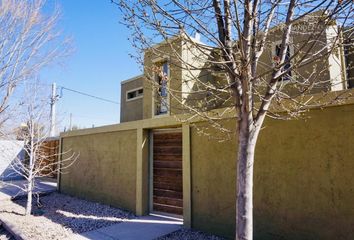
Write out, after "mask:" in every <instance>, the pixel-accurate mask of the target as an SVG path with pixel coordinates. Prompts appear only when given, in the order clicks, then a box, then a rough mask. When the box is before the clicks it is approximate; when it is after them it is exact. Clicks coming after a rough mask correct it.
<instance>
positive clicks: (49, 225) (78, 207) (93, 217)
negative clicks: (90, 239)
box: [0, 193, 134, 240]
mask: <svg viewBox="0 0 354 240" xmlns="http://www.w3.org/2000/svg"><path fill="white" fill-rule="evenodd" d="M34 202H35V203H34V207H33V210H32V212H33V215H34V216H23V213H24V211H25V210H24V206H25V204H26V199H20V200H16V201H14V202H10V203H9V204H8V205H6V206H4V207H2V210H1V211H0V216H1V217H2V218H6V220H8V221H9V222H11V223H12V224H15V225H16V226H17V227H18V228H19V229H21V231H22V232H23V234H24V235H26V236H27V237H29V239H33V240H37V239H38V240H39V239H66V238H68V236H69V235H71V234H73V233H82V232H87V231H91V230H95V229H98V228H101V227H107V226H110V225H112V224H116V223H120V222H122V220H124V219H128V218H133V217H134V215H133V214H132V213H129V212H126V211H123V210H120V209H117V208H112V207H110V206H107V205H103V204H99V203H93V202H89V201H85V200H81V199H78V198H74V197H70V196H67V195H63V194H59V193H52V194H50V195H47V196H43V197H41V198H40V204H39V206H40V207H38V206H37V202H36V199H34Z"/></svg>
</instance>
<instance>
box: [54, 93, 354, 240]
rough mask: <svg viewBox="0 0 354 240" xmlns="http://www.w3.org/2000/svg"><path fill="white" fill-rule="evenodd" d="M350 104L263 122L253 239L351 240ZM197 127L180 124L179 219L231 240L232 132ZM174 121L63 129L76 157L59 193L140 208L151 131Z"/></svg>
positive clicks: (353, 155) (353, 123) (353, 164)
mask: <svg viewBox="0 0 354 240" xmlns="http://www.w3.org/2000/svg"><path fill="white" fill-rule="evenodd" d="M353 102H354V101H353V99H352V100H351V103H348V104H346V105H338V106H331V107H326V108H324V109H323V110H319V109H315V110H311V111H310V112H309V113H308V114H307V116H308V118H307V119H304V120H293V121H276V120H267V121H266V122H265V125H264V129H263V130H262V132H261V134H260V138H259V141H258V145H257V149H256V161H255V173H254V227H255V230H254V231H255V234H254V235H255V238H254V239H256V240H258V239H259V240H268V239H269V240H274V239H275V240H277V239H279V240H280V239H281V240H295V239H296V240H298V239H301V240H305V239H308V240H310V239H311V240H314V239H321V240H333V239H346V240H351V239H354V207H353V206H354V147H353V144H354V103H353ZM223 123H224V125H225V126H227V127H228V128H230V129H232V128H233V129H234V128H235V126H236V122H235V120H232V119H229V120H224V122H223ZM196 124H197V125H198V128H197V127H196V126H195V125H193V124H191V125H190V126H189V125H186V124H183V127H182V129H183V174H184V175H183V198H184V199H183V202H184V206H185V208H184V219H185V223H186V226H190V225H191V226H192V227H193V228H196V229H199V230H203V231H207V232H211V233H214V234H219V235H222V236H226V237H229V238H232V236H233V232H234V226H235V221H234V219H235V204H234V203H235V195H236V194H235V186H236V184H235V179H236V176H235V165H236V164H235V163H236V151H237V146H236V140H235V136H233V137H232V139H231V140H229V141H226V142H218V141H215V140H214V139H209V138H208V137H207V136H205V135H203V134H199V133H200V130H201V129H202V130H203V128H201V127H202V125H203V123H196ZM204 124H205V123H204ZM180 126H181V123H180V122H178V121H177V120H176V119H174V118H173V117H163V118H156V119H145V120H141V121H134V122H128V123H122V124H118V125H111V126H105V127H100V128H94V129H85V130H79V131H73V132H68V133H63V134H62V135H61V148H62V151H63V152H65V151H67V150H69V149H71V150H73V151H74V152H76V153H80V157H79V158H78V160H77V162H76V163H75V164H74V166H72V167H71V168H70V169H67V170H65V172H66V173H65V174H61V176H60V190H61V191H62V192H63V193H67V194H70V195H75V196H78V197H81V198H85V199H89V200H93V201H98V202H102V203H105V204H110V205H113V206H117V207H122V208H125V209H128V210H131V211H133V212H135V213H137V214H139V215H140V214H146V213H148V199H149V197H148V192H149V191H148V176H149V174H148V171H149V170H148V166H149V164H148V145H149V144H148V135H149V134H148V133H149V130H151V129H156V128H168V127H180ZM198 129H199V130H198ZM207 131H209V133H212V132H210V131H212V130H210V129H208V130H207ZM212 135H214V134H212ZM216 135H218V134H216ZM219 136H220V135H219Z"/></svg>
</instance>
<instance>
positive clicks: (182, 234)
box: [156, 229, 224, 240]
mask: <svg viewBox="0 0 354 240" xmlns="http://www.w3.org/2000/svg"><path fill="white" fill-rule="evenodd" d="M156 240H224V238H221V237H218V236H215V235H210V234H206V233H203V232H199V231H195V230H190V229H181V230H178V231H176V232H173V233H170V234H168V235H166V236H163V237H160V238H157V239H156Z"/></svg>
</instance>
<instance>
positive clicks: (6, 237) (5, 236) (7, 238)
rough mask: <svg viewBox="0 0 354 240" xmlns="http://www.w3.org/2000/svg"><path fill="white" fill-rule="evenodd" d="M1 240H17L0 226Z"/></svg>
mask: <svg viewBox="0 0 354 240" xmlns="http://www.w3.org/2000/svg"><path fill="white" fill-rule="evenodd" d="M0 240H15V238H13V237H12V236H11V235H10V234H9V233H8V232H6V230H5V229H4V228H3V227H2V226H1V225H0Z"/></svg>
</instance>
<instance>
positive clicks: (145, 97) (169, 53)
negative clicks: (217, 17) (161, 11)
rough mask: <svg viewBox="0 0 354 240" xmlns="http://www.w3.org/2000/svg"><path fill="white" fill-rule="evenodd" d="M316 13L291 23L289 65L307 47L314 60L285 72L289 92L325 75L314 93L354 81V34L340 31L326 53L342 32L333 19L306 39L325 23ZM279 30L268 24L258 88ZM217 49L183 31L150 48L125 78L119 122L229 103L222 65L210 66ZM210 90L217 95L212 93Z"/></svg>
mask: <svg viewBox="0 0 354 240" xmlns="http://www.w3.org/2000/svg"><path fill="white" fill-rule="evenodd" d="M316 17H317V15H316V14H314V16H309V17H307V18H306V19H304V20H302V21H301V22H299V23H297V24H295V25H294V27H293V28H294V30H293V33H292V35H291V39H290V45H289V48H288V49H287V58H289V59H290V58H294V60H291V61H290V63H289V64H287V65H286V66H285V68H289V67H290V65H291V64H292V63H293V62H294V61H296V59H300V58H301V57H303V56H304V54H305V53H307V51H310V56H311V61H308V62H309V63H307V64H303V65H300V66H298V67H296V68H294V69H293V70H292V71H290V72H289V73H288V74H287V75H286V76H284V77H283V80H284V81H283V84H284V90H283V91H285V92H286V93H289V94H296V93H298V92H299V90H298V88H297V87H294V85H296V83H304V84H303V85H304V88H305V87H306V86H310V85H311V84H312V83H313V82H315V81H317V79H321V83H317V84H315V86H313V87H312V89H311V91H310V92H309V93H311V94H315V93H320V92H329V91H340V90H344V89H348V88H351V87H354V86H353V80H352V79H353V74H354V73H353V69H354V67H352V65H353V58H354V57H353V56H354V55H353V44H352V41H353V40H352V39H353V37H352V35H350V34H349V33H346V34H344V37H341V36H340V38H339V39H340V40H341V41H342V42H343V44H342V45H343V46H344V47H341V48H336V49H334V50H330V49H328V51H330V53H329V54H328V55H325V54H326V53H325V52H326V51H323V49H327V48H331V46H332V42H334V41H336V39H337V38H338V36H339V35H343V34H342V30H340V29H338V27H337V25H335V24H333V25H331V26H329V27H327V28H326V31H323V33H321V34H320V35H319V36H320V37H319V39H316V40H313V41H308V38H309V36H310V35H311V34H313V32H314V31H317V30H318V29H322V28H321V27H318V24H319V23H318V19H317V18H316ZM280 30H281V29H280V27H277V26H276V27H273V28H272V29H271V30H270V33H269V36H268V39H267V44H266V50H265V51H264V53H263V54H262V55H261V57H260V64H259V65H258V68H257V72H258V74H259V75H260V76H262V75H264V76H263V77H262V78H263V79H262V80H259V84H258V87H257V88H258V89H257V90H258V91H260V92H262V89H265V86H266V85H267V81H269V77H270V73H269V72H267V71H268V70H269V66H270V65H274V64H275V63H274V58H275V57H276V56H277V55H278V54H279V49H280V45H281V41H280V37H281V31H280ZM318 31H320V30H318ZM235 45H236V46H237V43H236V44H235ZM295 49H297V50H295ZM295 52H296V56H294V53H295ZM312 54H313V55H312ZM217 55H218V53H217V49H214V48H212V47H209V46H206V45H204V44H203V43H201V42H200V39H199V37H198V35H197V36H196V37H190V36H186V35H183V34H181V35H178V36H175V37H173V38H171V39H168V40H166V41H164V42H161V43H159V44H157V45H155V46H153V47H151V48H150V49H146V50H145V55H144V73H143V74H142V75H139V76H137V77H133V78H131V79H128V80H126V81H122V82H121V122H127V121H135V120H141V119H150V118H154V117H162V116H169V115H176V114H181V113H189V112H190V111H188V106H190V107H191V108H193V107H195V106H200V109H203V110H205V111H207V110H211V109H216V108H224V107H227V106H230V105H231V104H232V102H231V101H230V100H228V101H225V100H223V99H227V98H228V96H225V93H220V92H218V91H213V90H212V89H213V88H217V87H218V85H220V86H225V85H227V84H225V82H224V81H226V80H225V78H224V77H223V73H222V71H223V70H222V69H217V66H216V67H214V66H210V60H212V61H216V60H217ZM215 56H216V57H215ZM211 58H212V59H211ZM215 59H216V60H215ZM208 64H209V65H208ZM213 69H214V70H213ZM305 82H306V83H305ZM329 83H330V84H329ZM167 85H168V86H167ZM297 85H299V84H297ZM208 86H209V87H208ZM167 88H168V89H170V91H168V90H167ZM171 94H172V95H173V96H171ZM218 94H219V95H218ZM221 94H224V95H223V96H221ZM226 94H228V93H226ZM210 95H211V96H214V97H213V98H210V97H208V96H210ZM215 96H218V97H215ZM217 99H219V100H217ZM220 99H221V100H220Z"/></svg>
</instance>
